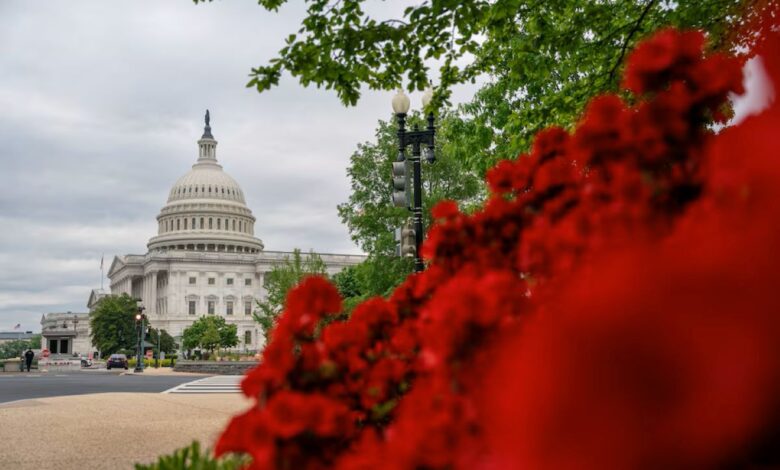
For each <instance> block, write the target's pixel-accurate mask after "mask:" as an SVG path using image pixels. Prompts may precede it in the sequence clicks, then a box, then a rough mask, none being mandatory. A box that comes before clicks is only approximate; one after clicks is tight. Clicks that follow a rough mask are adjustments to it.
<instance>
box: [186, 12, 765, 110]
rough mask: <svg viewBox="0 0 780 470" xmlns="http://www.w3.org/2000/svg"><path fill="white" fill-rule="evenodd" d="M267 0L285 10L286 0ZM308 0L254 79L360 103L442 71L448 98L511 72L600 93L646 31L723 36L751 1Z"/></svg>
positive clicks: (443, 94) (534, 84) (531, 84)
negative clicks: (286, 78) (693, 30)
mask: <svg viewBox="0 0 780 470" xmlns="http://www.w3.org/2000/svg"><path fill="white" fill-rule="evenodd" d="M194 1H195V3H202V2H204V1H205V0H194ZM208 1H211V0H208ZM258 3H259V4H260V5H261V6H262V7H264V8H265V9H266V10H268V11H277V10H278V9H279V8H280V7H281V6H282V5H283V4H284V3H287V2H286V0H259V1H258ZM305 3H306V4H307V5H308V8H307V10H306V17H305V18H304V19H303V20H302V22H301V26H300V28H299V29H298V31H297V32H294V33H292V34H290V35H288V36H287V37H286V38H285V40H284V43H285V44H284V46H283V47H282V48H281V49H280V50H279V53H278V55H277V56H276V57H274V58H272V59H271V60H270V61H269V63H268V64H267V65H263V66H259V67H256V68H253V69H252V72H251V74H250V77H251V79H250V81H249V83H248V84H247V86H248V87H255V88H257V90H258V91H264V90H267V89H270V88H272V87H274V86H276V85H278V83H279V79H280V77H281V75H282V73H284V72H287V73H290V74H291V75H292V76H294V77H297V78H298V80H299V81H300V83H301V84H302V85H304V86H308V85H316V86H317V87H325V88H327V89H334V90H335V91H336V93H337V94H338V96H339V98H340V99H341V101H342V102H343V103H345V104H349V105H354V104H355V103H356V102H357V101H358V99H359V98H360V92H361V88H362V87H363V86H367V87H368V88H369V89H373V90H392V89H395V88H398V87H399V86H401V85H403V84H404V83H405V84H406V87H407V88H408V89H410V90H414V89H417V90H422V89H423V88H424V87H426V86H427V84H428V83H429V82H430V81H432V80H433V79H434V78H436V79H437V80H438V82H439V83H438V85H439V90H440V93H439V99H440V100H446V99H447V97H448V95H449V89H450V87H451V86H452V85H454V84H458V83H465V82H469V81H472V80H474V79H476V78H477V77H478V76H480V75H482V74H486V73H487V74H491V75H501V74H504V73H507V72H508V73H511V74H512V75H513V77H512V79H513V80H523V84H524V86H527V89H528V90H527V91H528V93H531V94H535V95H537V96H543V95H545V94H547V93H550V92H552V93H554V94H555V95H561V96H562V92H564V91H570V90H567V89H566V88H567V86H568V84H571V83H573V82H582V83H583V84H584V83H589V84H590V85H586V86H590V87H593V90H592V91H591V92H589V93H588V96H591V95H593V92H594V91H595V90H596V89H597V88H598V89H601V90H603V89H604V87H606V89H611V88H614V87H615V86H616V85H617V80H618V78H619V76H620V74H619V73H618V69H619V68H620V67H621V66H622V65H623V62H624V60H625V55H626V51H628V50H630V49H631V48H632V47H633V45H634V44H635V43H636V42H637V41H638V40H639V39H640V38H641V37H642V36H644V35H645V34H646V33H647V32H649V31H652V30H653V29H655V28H657V27H659V26H662V25H674V26H678V27H698V28H702V29H704V30H706V31H709V32H710V33H712V34H714V36H715V41H716V44H717V43H719V42H720V40H721V38H722V37H723V36H724V32H725V30H726V28H727V27H728V26H730V25H732V24H733V23H735V22H736V21H737V13H739V12H740V11H741V7H742V6H743V5H744V4H746V3H750V2H748V1H745V0H699V1H696V2H666V1H659V0H646V1H639V0H617V1H614V2H593V1H587V0H575V1H572V0H547V1H543V2H542V1H538V0H434V1H430V2H428V1H426V2H419V3H418V4H416V5H412V6H407V7H406V8H403V9H402V8H400V7H396V8H391V10H392V11H390V12H389V13H388V11H387V10H388V8H387V7H385V6H384V5H382V3H384V2H377V1H369V0H306V2H305ZM383 7H384V8H383ZM434 66H435V67H437V68H438V71H434V70H433V68H434ZM516 89H517V90H519V88H516ZM577 91H579V90H577Z"/></svg>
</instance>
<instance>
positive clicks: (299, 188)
mask: <svg viewBox="0 0 780 470" xmlns="http://www.w3.org/2000/svg"><path fill="white" fill-rule="evenodd" d="M406 3H409V2H406V1H394V2H387V3H384V2H382V3H380V4H378V5H379V8H385V9H387V11H386V12H380V13H382V14H385V13H386V14H390V13H393V14H394V13H395V10H398V11H400V10H401V9H402V8H403V6H404V5H405V4H406ZM302 4H303V2H298V1H293V2H290V4H289V5H285V6H284V7H283V8H282V9H281V10H280V13H278V14H272V13H268V12H266V11H265V10H264V9H263V8H261V7H259V6H258V5H257V2H255V1H250V0H246V1H230V2H227V1H222V2H215V3H212V4H203V5H194V4H193V3H192V2H191V1H190V0H170V1H166V2H159V1H153V0H147V1H144V0H127V1H114V2H106V1H103V0H93V1H78V2H72V1H51V2H30V1H26V0H19V1H14V0H2V1H1V2H0V163H2V170H0V228H2V230H0V331H2V330H8V329H12V328H13V327H14V326H15V325H16V324H17V323H21V325H22V328H23V329H27V330H36V331H37V330H39V329H40V323H39V321H40V316H41V314H42V313H46V312H51V311H74V312H75V311H86V302H87V298H88V295H89V292H90V290H91V289H93V288H95V287H99V286H100V277H101V276H100V258H101V256H102V255H103V254H105V267H106V271H107V270H108V266H109V265H110V263H111V260H112V259H113V257H114V255H122V254H127V253H138V254H143V253H145V252H146V243H147V241H148V239H149V238H150V237H151V236H153V235H154V234H155V231H156V229H157V223H156V220H155V217H156V216H157V214H158V213H159V211H160V209H161V208H162V206H163V205H164V204H165V202H166V198H167V196H168V191H169V190H170V188H171V186H172V185H173V183H174V182H175V181H176V180H177V179H178V178H179V177H180V176H182V175H183V174H184V173H186V172H187V171H188V170H189V169H190V166H191V165H192V164H193V163H194V161H195V159H196V158H197V144H196V141H197V139H198V138H199V137H200V135H201V134H202V132H203V114H204V112H205V110H206V108H209V109H210V110H211V117H212V119H211V125H212V131H213V134H214V137H215V138H216V139H217V140H218V141H219V145H218V147H217V157H218V159H219V161H220V163H221V164H222V165H223V167H224V169H225V171H226V172H227V173H228V174H230V175H231V176H233V177H234V178H235V179H236V180H237V181H238V183H239V184H240V185H241V187H242V188H243V190H244V193H245V194H246V197H247V204H248V205H249V207H250V208H251V209H252V211H253V212H254V215H255V217H257V223H256V225H255V230H256V233H255V234H256V236H258V237H259V238H261V239H262V240H263V242H264V243H265V247H266V249H268V250H292V249H294V248H302V249H304V250H308V249H314V250H317V251H320V252H329V253H359V252H360V250H359V249H358V248H357V247H356V246H355V244H354V243H353V242H352V241H351V240H350V238H349V234H348V232H347V229H346V227H345V226H343V225H342V224H341V222H340V220H339V218H338V214H337V212H336V205H337V204H339V203H341V202H344V201H345V200H346V199H347V197H348V194H349V180H348V179H347V177H346V168H347V166H348V164H349V157H350V155H351V153H352V151H353V150H354V149H355V148H356V145H357V143H358V142H362V141H366V140H370V139H371V138H372V136H373V132H374V129H375V128H376V123H377V121H378V120H379V119H387V118H388V117H390V109H391V108H390V100H391V98H392V93H387V92H384V93H369V92H367V93H366V94H365V96H364V98H363V99H362V100H361V102H360V104H359V105H358V106H357V107H353V108H345V107H343V106H342V105H341V104H340V102H339V101H338V98H337V97H336V95H335V93H333V92H331V91H327V90H318V89H316V88H311V89H304V88H302V87H301V86H300V85H298V83H297V82H296V81H295V80H293V79H291V78H289V77H287V79H283V80H282V83H281V86H279V87H278V88H276V89H274V90H272V91H270V92H266V93H263V94H262V95H261V94H258V93H257V92H256V91H255V90H252V89H247V88H245V84H246V82H247V80H248V73H249V70H250V68H251V67H253V66H257V65H261V64H264V63H265V62H266V61H267V60H268V59H270V58H271V57H273V56H274V55H275V53H276V51H278V50H279V49H280V48H281V47H282V46H283V39H284V38H285V37H286V36H287V35H288V34H290V33H292V32H295V31H296V30H297V29H298V27H299V23H300V20H301V19H302V17H303V14H304V10H303V8H302V6H301V5H302ZM472 92H473V91H472V90H470V89H469V88H468V87H464V88H462V89H460V90H457V91H456V95H455V98H456V101H462V100H465V99H468V98H469V97H470V95H471V93H472ZM411 98H412V100H413V106H419V103H418V102H419V98H420V97H419V96H412V97H411ZM105 286H106V287H107V286H108V281H107V280H106V281H105Z"/></svg>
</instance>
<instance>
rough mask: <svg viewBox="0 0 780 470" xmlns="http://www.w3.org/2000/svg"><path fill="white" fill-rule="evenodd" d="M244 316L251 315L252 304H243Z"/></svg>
mask: <svg viewBox="0 0 780 470" xmlns="http://www.w3.org/2000/svg"><path fill="white" fill-rule="evenodd" d="M244 315H252V302H250V301H246V302H244Z"/></svg>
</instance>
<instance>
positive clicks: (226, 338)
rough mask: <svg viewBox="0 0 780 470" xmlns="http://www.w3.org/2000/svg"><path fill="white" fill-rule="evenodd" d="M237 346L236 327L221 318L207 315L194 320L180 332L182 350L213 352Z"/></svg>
mask: <svg viewBox="0 0 780 470" xmlns="http://www.w3.org/2000/svg"><path fill="white" fill-rule="evenodd" d="M237 344H238V327H237V326H236V325H235V324H232V323H231V324H229V323H227V322H226V321H225V319H224V318H223V317H220V316H215V315H207V316H203V317H200V318H199V319H197V320H195V321H194V322H193V323H192V325H190V326H189V327H187V328H185V329H184V332H182V347H183V348H184V349H188V350H191V349H202V350H207V351H210V352H214V350H215V349H217V348H232V347H234V346H235V345H237Z"/></svg>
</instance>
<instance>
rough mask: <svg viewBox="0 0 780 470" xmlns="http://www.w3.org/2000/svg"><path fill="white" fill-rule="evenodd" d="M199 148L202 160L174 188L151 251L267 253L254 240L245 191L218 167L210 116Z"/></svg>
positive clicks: (159, 217)
mask: <svg viewBox="0 0 780 470" xmlns="http://www.w3.org/2000/svg"><path fill="white" fill-rule="evenodd" d="M198 148H199V154H198V160H197V161H196V162H195V164H194V165H192V169H191V170H190V171H189V172H187V173H186V174H185V175H184V176H182V177H181V178H179V180H178V181H176V183H175V184H174V185H173V187H172V188H171V191H170V193H169V194H168V202H167V203H166V205H165V207H163V208H162V210H161V211H160V215H158V216H157V222H158V231H157V235H156V236H154V237H152V238H151V240H149V244H148V247H149V250H150V251H169V250H179V251H218V252H233V253H257V252H259V251H261V250H262V249H263V242H262V241H260V239H258V238H256V237H255V236H254V224H255V217H254V216H253V215H252V211H251V210H250V209H249V207H247V205H246V200H245V199H244V192H243V191H242V190H241V187H240V186H239V185H238V183H237V182H236V180H234V179H233V178H232V177H231V176H230V175H228V174H227V173H225V172H224V171H223V170H222V165H220V164H219V163H218V162H217V156H216V149H217V141H216V140H214V136H212V135H211V127H210V125H209V114H208V111H206V127H205V129H204V132H203V136H202V137H201V138H200V140H199V141H198Z"/></svg>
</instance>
